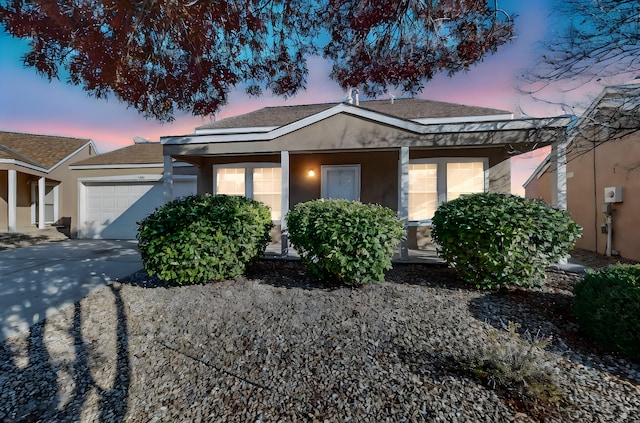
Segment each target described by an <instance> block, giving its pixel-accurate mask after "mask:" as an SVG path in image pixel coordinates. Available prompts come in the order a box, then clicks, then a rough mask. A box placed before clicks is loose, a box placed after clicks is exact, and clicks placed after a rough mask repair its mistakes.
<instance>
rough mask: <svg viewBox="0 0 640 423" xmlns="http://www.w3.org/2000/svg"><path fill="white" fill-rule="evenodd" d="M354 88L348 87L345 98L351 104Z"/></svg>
mask: <svg viewBox="0 0 640 423" xmlns="http://www.w3.org/2000/svg"><path fill="white" fill-rule="evenodd" d="M352 90H353V88H348V89H347V98H346V99H345V101H346V102H347V103H349V104H353V97H351V91H352Z"/></svg>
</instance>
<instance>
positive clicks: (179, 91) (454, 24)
mask: <svg viewBox="0 0 640 423" xmlns="http://www.w3.org/2000/svg"><path fill="white" fill-rule="evenodd" d="M487 3H488V1H486V0H441V1H428V2H424V1H419V0H320V1H312V0H299V1H296V2H294V1H287V0H239V1H229V0H227V1H222V0H218V1H215V0H214V1H209V0H0V23H1V24H2V25H3V26H4V28H5V30H6V31H7V32H9V33H10V34H11V35H13V36H15V37H20V38H26V39H28V40H29V41H30V46H31V48H30V50H29V52H28V53H27V54H26V55H25V57H24V64H25V65H26V66H29V67H34V68H35V69H36V70H37V71H38V72H39V73H41V74H42V75H44V76H46V77H48V78H50V79H51V78H57V77H59V75H60V74H61V73H62V72H61V69H62V70H64V72H65V73H66V74H68V76H69V81H70V82H71V83H73V84H76V85H79V86H82V87H83V88H84V89H85V90H86V91H87V92H88V93H89V94H91V95H94V96H96V97H98V98H101V97H106V96H108V95H109V94H113V95H115V96H116V97H117V98H119V99H120V100H122V101H123V102H125V103H126V104H128V105H130V106H131V107H134V108H135V109H137V110H138V111H139V112H141V113H142V114H144V115H145V116H147V117H153V118H156V119H159V120H163V121H170V120H172V119H173V115H174V113H175V111H176V110H183V111H190V112H191V113H193V114H194V115H209V114H213V113H215V112H216V111H218V110H219V108H220V107H221V106H222V105H224V104H225V103H226V101H227V95H228V93H229V92H230V90H231V89H233V88H234V87H237V86H242V87H244V88H245V90H246V92H247V93H248V94H251V95H260V94H261V93H262V91H263V90H264V89H267V90H269V91H271V92H273V93H274V94H276V95H279V96H284V97H287V96H292V95H294V94H296V93H297V92H298V91H299V90H300V89H304V88H305V83H306V77H307V73H308V69H307V63H306V60H307V58H308V57H309V56H311V55H314V54H321V55H322V56H323V57H325V58H327V59H329V60H331V61H332V63H333V70H332V73H331V77H332V78H333V79H334V80H335V81H336V82H338V84H340V86H342V87H343V88H347V87H361V88H362V89H363V92H364V93H365V94H368V95H376V94H380V93H382V92H385V91H386V90H387V89H388V88H389V87H398V88H401V89H403V90H404V91H407V92H411V93H416V92H418V91H420V90H421V89H422V88H423V85H424V83H425V82H426V81H428V80H429V79H431V78H432V77H433V75H435V74H436V73H437V72H441V71H445V72H448V73H449V74H453V73H455V72H458V71H460V70H464V69H467V68H468V67H469V66H470V65H472V64H474V63H476V62H478V61H480V60H482V58H483V57H484V56H485V55H486V54H488V53H490V52H494V51H495V50H496V49H497V48H498V47H499V46H500V45H502V44H504V43H505V42H507V41H508V40H510V39H511V38H512V36H513V23H512V21H511V20H510V19H508V17H506V15H504V14H503V13H501V12H500V11H499V10H496V9H494V8H492V7H490V6H489V5H488V4H487ZM492 3H493V2H492Z"/></svg>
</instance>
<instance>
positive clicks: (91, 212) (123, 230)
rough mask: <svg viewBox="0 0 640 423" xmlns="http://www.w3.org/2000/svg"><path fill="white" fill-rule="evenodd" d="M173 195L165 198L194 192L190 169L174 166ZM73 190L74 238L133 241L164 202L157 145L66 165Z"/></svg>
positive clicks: (135, 146)
mask: <svg viewBox="0 0 640 423" xmlns="http://www.w3.org/2000/svg"><path fill="white" fill-rule="evenodd" d="M173 167H174V169H175V175H174V178H173V181H174V184H173V192H172V194H171V195H170V196H169V198H168V199H173V198H176V197H181V196H185V195H190V194H195V193H196V183H197V182H196V181H197V176H196V174H195V169H194V168H193V166H191V165H189V164H185V163H176V164H174V165H173ZM70 169H71V171H72V172H73V177H74V182H75V183H76V185H77V190H76V191H77V197H76V201H74V204H77V213H74V216H76V217H77V218H75V219H73V220H72V226H71V235H72V236H73V237H77V238H103V239H135V237H136V228H137V222H139V221H140V220H142V219H143V218H144V217H145V216H147V215H148V214H149V213H151V212H153V211H154V210H155V208H156V207H158V206H160V205H162V204H163V203H164V202H165V195H164V193H163V183H162V173H163V170H164V163H163V154H162V145H161V144H160V143H157V142H156V143H151V142H143V143H136V144H133V145H130V146H127V147H124V148H121V149H118V150H114V151H111V152H108V153H105V154H100V155H98V156H94V157H91V158H88V159H86V160H81V161H77V162H75V163H73V165H71V166H70Z"/></svg>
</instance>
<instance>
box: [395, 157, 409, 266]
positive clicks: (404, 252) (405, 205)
mask: <svg viewBox="0 0 640 423" xmlns="http://www.w3.org/2000/svg"><path fill="white" fill-rule="evenodd" d="M399 163H400V195H399V199H400V204H398V217H399V218H400V220H401V221H402V223H404V229H405V239H404V240H402V242H401V243H400V260H409V246H408V243H409V147H400V161H399Z"/></svg>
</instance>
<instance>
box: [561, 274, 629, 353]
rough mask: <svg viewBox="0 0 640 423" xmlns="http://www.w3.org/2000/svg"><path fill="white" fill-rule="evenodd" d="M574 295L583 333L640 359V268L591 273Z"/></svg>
mask: <svg viewBox="0 0 640 423" xmlns="http://www.w3.org/2000/svg"><path fill="white" fill-rule="evenodd" d="M573 292H574V294H575V299H574V305H573V312H574V314H575V316H576V320H577V321H578V323H579V324H580V327H581V328H582V330H583V331H584V332H585V333H586V334H587V335H589V336H590V337H591V338H593V339H594V340H596V341H597V342H598V343H600V344H601V345H603V346H604V347H606V348H608V349H609V350H611V351H619V352H621V353H622V354H624V355H625V356H627V357H629V358H632V359H635V360H640V265H630V264H617V265H613V266H609V267H608V268H606V269H602V270H600V271H597V272H594V271H589V272H587V274H586V275H585V276H584V277H583V278H582V279H581V280H580V281H579V282H578V283H577V284H576V285H575V286H574V288H573Z"/></svg>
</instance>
